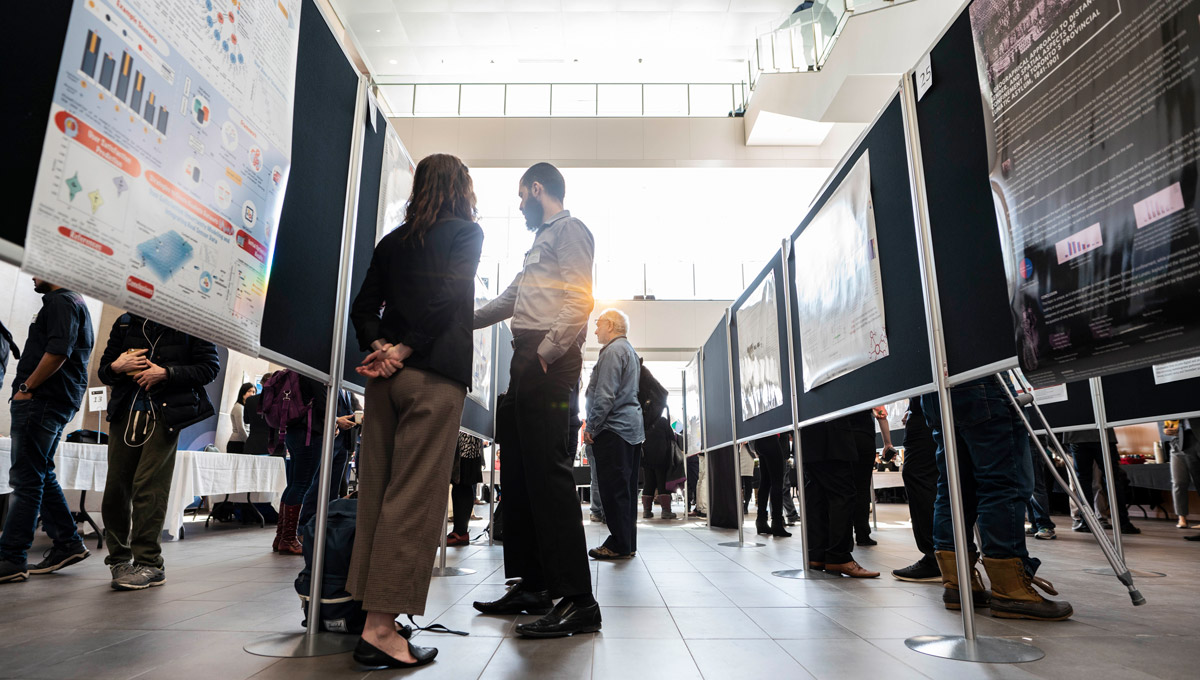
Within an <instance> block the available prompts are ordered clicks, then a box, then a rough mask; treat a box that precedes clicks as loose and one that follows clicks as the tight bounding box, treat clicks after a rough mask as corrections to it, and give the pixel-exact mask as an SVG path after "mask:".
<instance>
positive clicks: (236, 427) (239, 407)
mask: <svg viewBox="0 0 1200 680" xmlns="http://www.w3.org/2000/svg"><path fill="white" fill-rule="evenodd" d="M256 394H258V388H257V387H255V386H254V383H244V384H243V385H242V387H241V389H239V390H238V396H237V401H235V402H233V408H231V409H229V420H230V422H231V423H232V424H233V430H232V431H231V434H230V435H229V443H228V444H227V445H226V446H225V449H226V450H227V451H229V453H242V452H243V451H244V450H245V448H246V437H248V436H249V435H250V430H249V429H248V428H247V427H246V418H245V415H244V414H245V408H246V397H252V396H254V395H256Z"/></svg>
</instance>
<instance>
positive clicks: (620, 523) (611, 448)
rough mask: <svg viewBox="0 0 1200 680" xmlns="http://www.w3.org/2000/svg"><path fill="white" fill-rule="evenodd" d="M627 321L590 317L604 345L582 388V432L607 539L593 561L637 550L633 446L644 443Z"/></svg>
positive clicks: (610, 313)
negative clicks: (584, 396) (591, 461)
mask: <svg viewBox="0 0 1200 680" xmlns="http://www.w3.org/2000/svg"><path fill="white" fill-rule="evenodd" d="M628 332H629V318H628V317H627V316H625V314H624V313H622V312H620V311H618V310H616V309H607V310H605V311H603V312H601V313H600V317H599V318H598V319H596V339H597V340H599V341H600V344H601V345H604V347H603V348H602V349H601V350H600V358H599V360H597V361H596V367H595V368H593V369H592V379H591V381H590V382H589V383H588V388H587V429H586V430H585V431H584V433H583V440H584V441H585V442H587V443H589V444H591V445H592V456H593V459H594V461H595V463H594V464H595V472H596V474H597V475H599V480H600V500H601V502H602V504H603V505H604V518H605V520H606V522H607V524H608V531H609V534H610V535H609V537H608V540H606V541H604V544H603V545H601V546H600V547H599V548H593V549H591V550H589V551H588V554H589V555H591V556H592V557H594V558H596V559H598V560H621V559H629V558H631V557H633V556H634V554H635V553H636V552H637V527H636V524H635V522H636V516H637V507H636V503H637V496H638V493H637V482H638V466H639V461H638V458H639V451H638V445H639V444H641V443H642V442H644V441H645V440H646V434H645V431H644V428H643V425H642V407H641V404H640V403H639V401H638V379H639V377H640V376H641V360H639V359H638V355H637V352H635V351H634V350H633V345H631V344H629V339H628V338H626V337H625V334H626V333H628Z"/></svg>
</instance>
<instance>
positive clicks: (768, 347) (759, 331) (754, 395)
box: [737, 271, 783, 421]
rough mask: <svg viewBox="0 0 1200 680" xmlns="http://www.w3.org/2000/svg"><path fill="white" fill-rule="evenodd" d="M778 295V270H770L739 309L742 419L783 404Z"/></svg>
mask: <svg viewBox="0 0 1200 680" xmlns="http://www.w3.org/2000/svg"><path fill="white" fill-rule="evenodd" d="M777 297H778V292H777V290H776V289H775V272H774V271H771V272H769V273H768V274H767V276H766V278H764V279H763V280H762V283H760V284H758V287H757V288H755V289H754V291H753V292H751V293H750V297H748V298H747V299H746V302H745V303H743V304H742V306H741V307H739V308H738V310H737V341H738V376H739V387H740V388H741V395H742V420H743V421H746V420H750V419H751V418H753V417H755V416H757V415H761V414H763V413H766V412H767V411H770V410H771V409H774V408H778V407H780V406H782V405H783V368H782V366H781V362H780V352H779V304H778V302H777Z"/></svg>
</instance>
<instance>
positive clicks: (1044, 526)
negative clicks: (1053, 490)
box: [1025, 455, 1058, 541]
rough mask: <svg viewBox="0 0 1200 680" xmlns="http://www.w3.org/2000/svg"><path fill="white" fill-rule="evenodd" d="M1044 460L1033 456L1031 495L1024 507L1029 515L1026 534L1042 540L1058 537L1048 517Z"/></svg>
mask: <svg viewBox="0 0 1200 680" xmlns="http://www.w3.org/2000/svg"><path fill="white" fill-rule="evenodd" d="M1046 483H1047V482H1046V461H1044V460H1042V457H1041V456H1040V455H1034V456H1033V495H1032V496H1030V497H1029V500H1027V501H1025V509H1026V512H1027V514H1028V515H1029V528H1028V529H1026V530H1025V535H1026V536H1033V537H1034V538H1036V539H1038V540H1042V541H1053V540H1054V539H1056V538H1058V535H1057V534H1055V533H1054V529H1055V525H1054V520H1052V519H1050V492H1049V489H1048V488H1047V487H1046Z"/></svg>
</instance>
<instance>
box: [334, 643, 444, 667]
mask: <svg viewBox="0 0 1200 680" xmlns="http://www.w3.org/2000/svg"><path fill="white" fill-rule="evenodd" d="M408 653H409V654H412V655H413V658H414V659H416V661H413V662H408V661H401V660H400V659H397V658H396V657H394V656H392V655H391V654H388V653H387V652H385V651H383V650H382V649H380V648H378V647H376V646H375V645H373V644H371V643H370V642H367V641H366V640H363V639H362V638H359V640H358V646H356V647H355V648H354V660H355V661H357V662H358V663H360V664H362V665H363V666H365V667H367V668H368V669H370V670H373V671H377V670H382V669H384V668H416V667H417V666H424V665H425V664H427V663H429V662H430V661H433V660H434V659H436V658H437V655H438V650H437V649H435V648H433V647H418V646H416V645H414V644H413V643H411V642H410V643H408Z"/></svg>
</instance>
